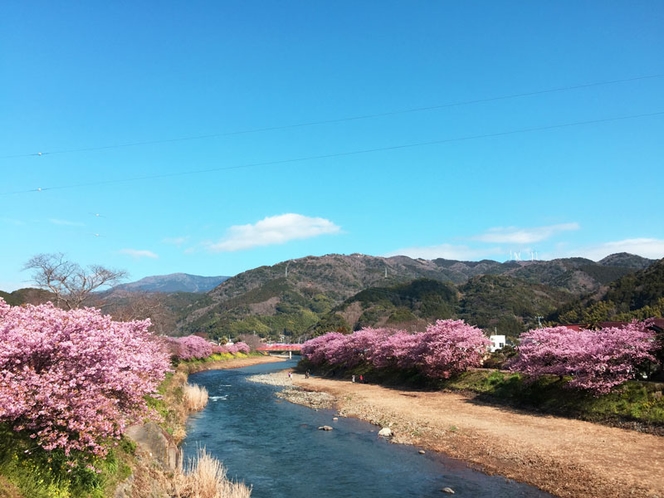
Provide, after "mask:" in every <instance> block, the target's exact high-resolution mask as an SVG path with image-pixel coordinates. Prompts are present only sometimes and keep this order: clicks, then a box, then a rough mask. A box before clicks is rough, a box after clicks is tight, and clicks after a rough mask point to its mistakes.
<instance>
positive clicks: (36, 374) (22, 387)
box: [0, 299, 169, 455]
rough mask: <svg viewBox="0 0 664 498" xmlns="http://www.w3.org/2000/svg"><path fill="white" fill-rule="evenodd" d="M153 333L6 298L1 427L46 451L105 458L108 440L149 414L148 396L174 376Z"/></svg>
mask: <svg viewBox="0 0 664 498" xmlns="http://www.w3.org/2000/svg"><path fill="white" fill-rule="evenodd" d="M149 326H150V322H149V321H148V320H145V321H133V322H114V321H112V320H111V318H110V317H108V316H104V315H102V314H101V312H99V311H98V310H94V309H90V308H87V309H80V310H71V311H63V310H61V309H58V308H55V307H54V306H53V305H52V304H51V303H47V304H44V305H41V306H30V305H28V306H25V307H11V306H8V305H7V304H6V303H5V302H4V301H3V300H2V299H0V421H2V422H8V423H10V424H11V425H12V426H13V427H14V429H15V430H18V431H26V432H28V433H30V434H31V437H33V438H34V439H35V440H36V442H37V444H39V445H40V446H42V447H43V448H44V449H46V450H53V449H56V448H62V449H63V450H64V451H65V453H66V454H69V453H70V452H71V451H72V450H80V451H89V452H92V453H94V454H97V455H104V454H105V453H106V449H105V447H104V446H103V441H104V440H105V439H108V438H119V437H120V436H121V434H122V433H123V431H124V429H125V427H126V426H127V424H129V423H132V422H133V421H135V420H137V419H138V418H140V417H141V416H144V415H145V414H146V413H147V407H146V404H145V400H144V396H145V395H147V394H150V393H152V392H154V391H155V390H156V388H157V386H158V384H159V383H160V382H161V380H163V378H164V375H165V373H166V372H167V371H168V369H169V361H168V355H167V354H166V352H165V351H164V349H163V346H162V344H161V343H160V342H159V341H157V340H156V339H155V338H154V337H153V336H152V334H150V333H149V332H148V327H149Z"/></svg>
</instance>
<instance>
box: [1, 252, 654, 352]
mask: <svg viewBox="0 0 664 498" xmlns="http://www.w3.org/2000/svg"><path fill="white" fill-rule="evenodd" d="M663 261H664V260H659V261H658V260H651V259H647V258H642V257H640V256H635V255H632V254H627V253H619V254H612V255H610V256H608V257H606V258H604V259H602V260H600V261H598V262H594V261H591V260H589V259H584V258H562V259H555V260H551V261H538V260H535V261H507V262H504V263H500V262H497V261H492V260H482V261H477V262H473V261H456V260H446V259H435V260H424V259H412V258H409V257H406V256H394V257H388V258H383V257H376V256H369V255H364V254H351V255H340V254H329V255H325V256H320V257H314V256H309V257H305V258H300V259H293V260H289V261H284V262H281V263H278V264H276V265H273V266H261V267H259V268H255V269H252V270H248V271H246V272H243V273H241V274H239V275H236V276H234V277H200V276H196V275H187V274H182V273H176V274H171V275H163V276H154V277H147V278H144V279H141V280H139V281H138V282H133V283H129V284H123V285H119V286H116V287H114V288H113V289H111V290H109V291H105V292H103V293H97V294H95V296H94V297H93V302H91V303H89V305H94V306H100V307H103V309H104V310H105V311H106V312H108V313H111V314H112V315H113V316H114V317H116V318H118V319H135V318H147V317H149V318H151V320H152V321H153V323H154V324H155V330H157V331H158V332H159V333H163V334H169V335H185V334H190V333H199V334H200V333H202V334H207V335H208V336H209V337H211V338H222V337H236V336H238V335H241V334H256V335H260V336H262V337H265V338H270V339H273V340H282V339H283V340H293V341H295V340H302V339H305V338H307V337H311V336H315V335H318V334H321V333H324V332H328V331H331V330H340V331H352V330H357V329H359V328H361V327H365V326H372V327H380V326H390V327H398V328H404V329H408V330H422V329H423V328H425V327H426V325H427V324H428V323H431V322H432V321H435V320H436V319H440V318H454V319H464V320H465V321H467V322H468V323H470V324H473V325H477V326H479V327H481V328H484V329H486V330H491V331H496V332H498V333H503V334H505V335H508V336H512V337H516V336H518V335H519V334H520V333H521V332H523V331H524V330H527V329H529V328H532V327H535V326H538V325H539V324H541V323H544V324H556V323H581V322H583V323H592V322H596V321H597V320H609V319H617V318H620V319H630V318H638V317H640V316H641V315H644V314H648V313H650V314H653V313H654V314H657V313H660V315H661V313H662V312H664V262H663ZM0 297H3V298H5V300H6V301H7V302H8V303H10V304H23V303H26V302H33V303H35V302H43V301H44V300H46V299H48V298H49V295H48V293H46V292H45V291H38V290H36V289H21V290H19V291H15V292H13V293H10V294H8V293H2V292H0ZM660 307H661V308H662V309H661V310H660Z"/></svg>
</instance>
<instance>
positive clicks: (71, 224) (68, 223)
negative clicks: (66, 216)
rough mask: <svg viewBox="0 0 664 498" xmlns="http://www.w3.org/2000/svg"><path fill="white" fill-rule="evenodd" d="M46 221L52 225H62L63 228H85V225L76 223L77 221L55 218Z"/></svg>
mask: <svg viewBox="0 0 664 498" xmlns="http://www.w3.org/2000/svg"><path fill="white" fill-rule="evenodd" d="M48 221H50V222H51V223H53V224H54V225H63V226H68V227H83V226H85V223H81V222H78V221H68V220H59V219H57V218H51V219H50V220H48Z"/></svg>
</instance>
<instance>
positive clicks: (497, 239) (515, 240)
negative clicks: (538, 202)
mask: <svg viewBox="0 0 664 498" xmlns="http://www.w3.org/2000/svg"><path fill="white" fill-rule="evenodd" d="M579 228H581V227H580V226H579V224H578V223H561V224H559V225H548V226H543V227H534V228H517V227H496V228H490V229H489V230H487V231H486V232H485V233H483V234H481V235H477V236H475V237H473V240H477V241H480V242H490V243H494V244H495V243H498V244H503V243H509V244H532V243H534V242H541V241H543V240H546V239H549V238H551V237H553V236H554V235H556V234H558V233H560V232H567V231H571V230H578V229H579Z"/></svg>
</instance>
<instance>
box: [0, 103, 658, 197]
mask: <svg viewBox="0 0 664 498" xmlns="http://www.w3.org/2000/svg"><path fill="white" fill-rule="evenodd" d="M655 116H664V111H658V112H651V113H646V114H631V115H625V116H614V117H607V118H600V119H592V120H587V121H575V122H572V123H560V124H553V125H546V126H536V127H530V128H520V129H516V130H508V131H502V132H496V133H484V134H481V135H467V136H464V137H456V138H444V139H440V140H430V141H426V142H415V143H409V144H401V145H391V146H388V147H375V148H370V149H358V150H353V151H346V152H334V153H329V154H319V155H311V156H304V157H295V158H289V159H281V160H275V161H263V162H257V163H247V164H239V165H235V166H222V167H218V168H209V169H201V170H195V171H179V172H174V173H162V174H158V175H146V176H135V177H127V178H118V179H114V180H103V181H97V182H89V183H77V184H70V185H60V186H54V187H38V188H35V189H29V190H17V191H13V192H2V193H0V196H8V195H15V194H26V193H32V192H44V191H49V190H64V189H75V188H82V187H98V186H102V185H110V184H117V183H125V182H135V181H144V180H156V179H161V178H171V177H177V176H189V175H199V174H204V173H213V172H219V171H229V170H234V169H244V168H256V167H264V166H277V165H284V164H289V163H297V162H305V161H314V160H319V159H330V158H335V157H347V156H354V155H360V154H370V153H374V152H384V151H390V150H399V149H409V148H414V147H424V146H429V145H441V144H448V143H455V142H464V141H468V140H480V139H484V138H494V137H504V136H508V135H516V134H521V133H533V132H538V131H547V130H554V129H561V128H569V127H574V126H583V125H594V124H600V123H609V122H614V121H624V120H628V119H640V118H648V117H655Z"/></svg>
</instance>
